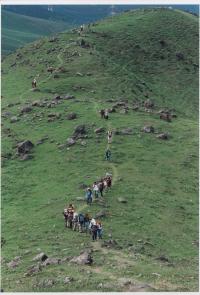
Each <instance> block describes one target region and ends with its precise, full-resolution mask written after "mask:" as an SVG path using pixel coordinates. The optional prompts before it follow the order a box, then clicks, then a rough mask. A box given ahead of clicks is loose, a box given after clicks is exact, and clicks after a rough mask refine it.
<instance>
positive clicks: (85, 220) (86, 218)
mask: <svg viewBox="0 0 200 295" xmlns="http://www.w3.org/2000/svg"><path fill="white" fill-rule="evenodd" d="M89 225H90V216H89V214H88V213H86V214H85V216H84V226H85V232H86V234H87V233H88V232H89Z"/></svg>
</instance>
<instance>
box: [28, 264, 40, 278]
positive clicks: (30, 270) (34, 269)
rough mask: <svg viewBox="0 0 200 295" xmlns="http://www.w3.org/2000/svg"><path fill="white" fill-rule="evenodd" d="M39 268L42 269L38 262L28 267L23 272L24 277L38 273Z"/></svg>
mask: <svg viewBox="0 0 200 295" xmlns="http://www.w3.org/2000/svg"><path fill="white" fill-rule="evenodd" d="M41 270H42V267H41V265H40V264H37V265H32V266H30V267H29V268H28V270H27V272H26V273H25V274H24V277H27V276H32V275H33V274H35V273H38V272H40V271H41Z"/></svg>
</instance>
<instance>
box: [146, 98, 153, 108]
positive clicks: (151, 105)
mask: <svg viewBox="0 0 200 295" xmlns="http://www.w3.org/2000/svg"><path fill="white" fill-rule="evenodd" d="M144 106H145V108H152V107H153V106H154V103H153V101H152V100H150V99H147V100H145V102H144Z"/></svg>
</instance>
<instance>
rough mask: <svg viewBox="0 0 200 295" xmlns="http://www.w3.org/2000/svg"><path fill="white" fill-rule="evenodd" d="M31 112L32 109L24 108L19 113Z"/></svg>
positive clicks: (29, 107)
mask: <svg viewBox="0 0 200 295" xmlns="http://www.w3.org/2000/svg"><path fill="white" fill-rule="evenodd" d="M32 110H33V108H32V107H31V106H25V107H23V108H22V109H21V113H22V114H23V113H29V112H31V111H32Z"/></svg>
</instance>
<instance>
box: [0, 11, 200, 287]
mask: <svg viewBox="0 0 200 295" xmlns="http://www.w3.org/2000/svg"><path fill="white" fill-rule="evenodd" d="M183 31H184V34H183ZM57 38H58V40H57V42H53V43H51V42H49V39H48V38H44V39H42V40H41V41H38V42H37V43H33V44H31V45H28V46H26V47H24V48H22V49H20V50H18V51H17V52H16V53H14V54H11V55H9V56H8V57H7V58H6V59H5V60H4V61H3V64H2V96H3V98H2V114H3V115H4V116H6V114H5V113H6V112H10V113H11V114H12V115H16V116H18V115H19V113H20V109H21V108H22V107H23V106H24V105H25V104H31V103H32V102H33V101H35V100H41V101H43V100H44V99H45V98H47V99H48V100H49V101H50V100H52V98H53V97H54V96H55V94H59V95H66V94H68V93H70V94H72V95H74V96H75V99H71V100H62V101H61V104H58V105H56V107H55V108H53V109H52V108H47V107H43V108H39V107H33V110H32V111H31V112H30V113H27V114H24V115H22V116H19V121H18V122H16V123H10V117H9V116H11V115H9V114H7V116H8V117H7V118H4V119H3V122H2V123H3V126H2V156H3V163H2V164H3V167H2V237H3V238H4V240H5V244H4V245H3V248H2V256H3V258H4V261H3V270H2V288H3V289H4V290H5V291H97V290H100V291H102V290H103V291H127V290H128V288H129V285H128V286H127V285H126V286H120V285H119V284H118V283H116V282H118V279H119V278H122V277H124V278H131V279H133V280H134V281H136V282H140V283H147V284H149V285H151V286H152V288H153V289H154V290H158V291H197V290H198V247H197V240H198V121H197V118H198V110H197V108H198V65H197V63H198V20H197V18H196V17H194V16H192V15H189V14H187V13H182V12H180V11H171V10H166V9H162V10H161V9H157V10H141V11H137V12H127V13H124V14H122V15H119V16H117V17H114V18H109V19H107V20H105V21H102V22H99V23H98V24H97V25H96V26H94V27H91V31H86V32H84V34H83V36H81V37H79V36H78V34H77V33H76V32H74V33H72V32H66V33H62V34H58V36H57ZM81 39H84V40H85V41H86V42H87V43H89V46H90V47H89V48H83V47H81V46H80V45H78V44H79V43H80V41H81ZM77 41H78V42H77ZM52 48H55V49H54V50H53V51H51V49H52ZM48 66H53V67H55V68H57V69H58V68H59V67H60V66H62V67H63V69H62V71H60V72H58V73H53V74H52V75H51V74H50V73H47V67H48ZM63 70H65V71H63ZM77 73H79V74H77ZM80 73H81V74H82V75H80ZM55 75H56V76H55ZM34 77H36V78H37V80H38V88H39V89H40V91H38V92H32V91H31V89H30V87H31V81H32V79H33V78H34ZM147 96H148V97H149V98H150V99H152V100H153V101H154V104H155V106H154V108H153V111H152V112H145V110H144V107H142V101H144V100H146V97H147ZM111 99H112V100H113V102H109V101H110V100H111ZM119 100H127V105H128V106H129V110H128V113H127V114H123V113H121V112H120V111H119V110H120V109H118V110H117V112H116V113H112V114H110V119H109V121H108V123H107V122H105V121H102V120H101V119H100V117H99V114H98V113H97V110H99V109H100V108H102V107H110V106H112V105H113V104H114V103H115V102H117V101H119ZM16 103H20V104H17V105H16ZM137 103H138V105H139V110H138V111H134V110H132V106H133V105H135V104H137ZM9 104H11V105H9ZM12 104H14V105H12ZM165 108H168V109H174V110H173V112H174V113H175V114H176V115H177V118H173V119H172V122H171V123H168V122H166V121H161V120H160V119H159V115H158V113H157V112H158V111H159V110H160V109H165ZM41 112H42V113H43V114H41ZM52 112H56V113H57V112H58V113H60V114H61V117H60V118H59V119H56V120H55V121H54V122H49V123H47V120H48V114H49V113H52ZM70 112H75V113H77V119H76V120H71V121H69V120H66V119H65V117H66V115H67V114H68V113H70ZM37 116H40V117H37ZM80 124H86V126H87V132H88V138H87V139H85V140H84V141H85V142H86V145H85V146H84V145H81V143H80V142H77V143H76V144H75V145H74V146H72V147H70V149H67V148H64V149H59V148H58V144H63V143H65V142H66V140H67V138H68V137H70V136H71V135H72V133H73V131H74V128H75V127H76V126H77V125H80ZM145 125H153V127H154V128H155V130H156V131H158V132H159V133H160V132H168V133H169V135H170V137H169V140H166V141H162V140H159V139H158V138H156V134H146V133H143V132H141V128H142V127H143V126H145ZM101 126H102V127H105V128H106V129H107V128H108V126H110V127H112V128H113V129H116V128H119V129H120V130H121V129H123V128H126V127H130V128H132V129H133V134H132V135H124V136H123V135H115V136H114V139H113V143H112V162H111V163H106V162H105V161H104V152H105V149H106V145H107V140H106V134H105V133H104V134H102V135H100V136H97V135H96V134H95V133H94V129H95V128H97V127H101ZM7 128H10V129H11V131H10V132H9V131H8V130H7ZM8 133H10V134H11V135H9V134H8ZM8 135H9V136H8ZM46 135H48V137H49V139H48V140H46V141H45V142H44V143H43V144H41V145H35V147H34V149H33V156H34V158H33V159H30V160H27V161H20V159H19V158H18V157H17V156H16V155H15V152H16V149H15V145H16V143H17V142H19V141H22V140H25V139H29V140H31V141H32V142H33V143H34V144H35V143H36V142H37V141H38V140H40V139H41V138H42V137H44V136H46ZM107 171H109V172H112V173H113V177H114V185H113V188H112V190H111V191H110V192H108V193H107V194H106V196H105V203H103V204H102V203H99V202H95V203H94V204H93V205H92V207H91V208H88V207H87V206H86V205H85V204H84V203H81V202H78V201H76V197H80V196H83V195H84V191H83V190H82V189H80V188H79V186H80V184H81V183H85V184H87V185H88V184H89V185H90V184H92V183H93V181H95V180H96V179H98V178H99V177H101V176H103V175H105V173H106V172H107ZM118 197H124V198H125V199H126V200H127V203H126V204H122V203H119V202H118V200H117V199H118ZM70 201H73V202H74V204H75V205H76V207H77V208H78V210H79V211H83V212H90V213H97V212H98V211H100V210H102V209H106V210H107V214H108V216H107V217H105V218H103V219H102V221H103V225H104V239H105V240H107V239H108V234H109V232H110V229H112V235H113V238H114V239H115V240H116V241H117V243H118V244H119V245H120V246H121V247H122V249H121V250H113V249H111V250H109V249H104V248H102V247H101V245H100V242H95V243H91V240H90V238H89V237H87V236H85V234H80V233H76V232H71V231H70V230H65V228H64V221H63V218H62V214H61V213H62V210H63V207H64V205H65V204H66V203H69V202H70ZM105 206H106V207H105ZM104 207H105V208H104ZM87 247H89V248H93V250H94V253H93V258H94V265H93V266H91V267H89V266H81V267H78V266H75V265H71V264H70V263H67V262H66V263H63V264H61V265H53V266H49V267H46V268H43V269H42V271H41V272H39V273H37V274H35V275H33V276H32V277H24V276H23V274H24V273H25V272H26V271H27V268H28V267H29V266H30V265H33V264H36V263H34V262H32V258H33V257H34V256H35V255H36V254H37V253H38V252H41V251H44V252H45V253H47V254H48V255H49V256H50V257H59V258H64V257H66V256H74V255H78V254H79V253H80V251H81V250H84V249H85V248H87ZM27 250H28V251H29V252H26V251H27ZM25 253H27V254H25ZM19 255H20V256H22V257H21V263H20V264H19V266H18V267H16V268H15V269H9V268H8V267H7V265H6V263H7V262H9V261H11V260H12V259H13V258H14V257H15V256H19ZM160 256H164V257H165V258H166V259H165V261H163V260H162V259H161V260H159V259H156V258H158V257H160ZM166 260H168V261H166ZM66 276H72V277H73V278H74V281H73V282H71V283H69V284H68V285H64V283H63V280H64V277H66ZM47 278H50V279H54V280H55V284H54V285H53V286H52V287H46V288H45V287H41V281H43V280H44V279H47ZM101 283H103V286H102V288H100V289H99V288H98V286H101V285H99V284H101ZM105 283H109V284H110V285H109V284H108V285H107V286H106V285H105ZM138 289H139V287H138ZM147 289H148V288H147Z"/></svg>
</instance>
